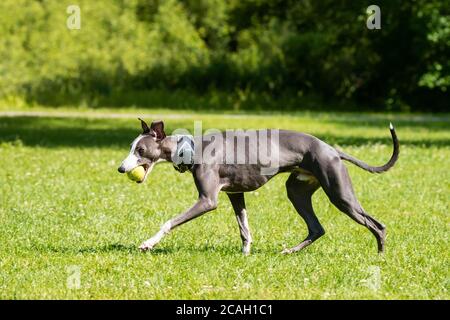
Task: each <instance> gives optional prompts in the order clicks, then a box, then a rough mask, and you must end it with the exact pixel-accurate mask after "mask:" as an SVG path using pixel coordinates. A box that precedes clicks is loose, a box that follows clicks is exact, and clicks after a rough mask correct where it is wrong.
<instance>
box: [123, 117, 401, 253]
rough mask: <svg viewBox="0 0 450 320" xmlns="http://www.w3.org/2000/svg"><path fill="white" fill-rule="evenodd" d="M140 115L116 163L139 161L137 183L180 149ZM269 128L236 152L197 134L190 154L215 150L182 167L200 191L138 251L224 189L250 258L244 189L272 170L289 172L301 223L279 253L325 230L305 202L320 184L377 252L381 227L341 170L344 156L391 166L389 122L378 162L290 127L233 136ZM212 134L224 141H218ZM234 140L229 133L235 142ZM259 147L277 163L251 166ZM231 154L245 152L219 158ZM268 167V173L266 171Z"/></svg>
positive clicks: (209, 205)
mask: <svg viewBox="0 0 450 320" xmlns="http://www.w3.org/2000/svg"><path fill="white" fill-rule="evenodd" d="M139 120H140V121H141V126H142V129H143V133H142V134H140V135H139V136H138V137H137V138H136V139H135V140H134V141H133V142H132V144H131V150H130V152H129V155H128V156H127V157H126V158H125V160H124V161H123V162H122V164H121V165H120V167H119V169H118V171H119V172H120V173H126V172H129V171H131V170H133V169H134V168H136V167H137V166H143V167H144V169H145V176H144V178H143V179H142V181H139V182H143V181H144V180H145V179H146V178H147V175H148V174H149V173H150V172H151V170H152V168H153V167H154V165H155V164H156V163H159V162H161V161H169V162H172V163H173V162H174V159H175V158H176V155H177V153H178V152H179V151H180V143H179V141H180V137H179V136H176V135H172V136H166V134H165V132H164V123H163V122H162V121H154V122H152V124H151V125H150V127H149V126H148V125H147V124H146V123H145V121H143V120H142V119H139ZM267 132H269V133H270V136H268V137H266V140H267V141H265V142H263V141H262V140H261V141H257V143H252V144H250V145H246V146H245V147H244V148H243V149H242V150H241V151H239V149H238V148H237V147H236V146H232V147H231V148H230V147H229V144H230V139H227V138H226V137H225V133H223V132H222V133H219V134H218V135H216V136H215V137H213V136H214V135H203V136H200V137H197V138H196V139H197V140H198V139H200V142H199V141H197V140H196V142H195V151H193V152H194V153H195V156H197V154H198V153H201V152H205V151H207V150H206V149H208V148H211V146H212V145H214V152H211V154H210V155H209V157H208V159H206V160H205V158H203V161H197V162H192V161H189V162H188V163H184V165H185V166H184V170H189V171H190V172H191V173H192V175H193V178H194V182H195V185H196V187H197V190H198V193H199V195H198V199H197V201H196V203H195V204H194V205H193V206H192V207H191V208H189V209H187V210H186V211H185V212H183V213H181V214H180V215H178V216H176V217H174V218H173V219H170V220H169V221H167V222H166V223H164V224H163V225H162V227H161V229H160V230H159V231H158V232H157V233H156V234H155V235H154V236H153V237H151V238H150V239H148V240H147V241H145V242H144V243H143V244H142V245H141V246H140V247H139V248H140V249H141V250H143V251H145V250H150V249H152V248H153V247H154V246H155V245H156V244H157V243H159V242H160V240H161V239H162V238H163V237H164V236H165V235H166V234H168V233H169V232H170V231H171V230H172V229H174V228H175V227H177V226H179V225H181V224H183V223H185V222H187V221H190V220H192V219H194V218H197V217H199V216H201V215H203V214H204V213H206V212H208V211H211V210H214V209H216V208H217V199H218V194H219V192H220V191H224V192H226V193H227V195H228V197H229V199H230V201H231V204H232V207H233V209H234V212H235V214H236V219H237V222H238V225H239V230H240V235H241V239H242V251H243V253H244V254H245V255H248V254H249V253H250V246H251V243H252V236H251V234H250V230H249V224H248V219H247V212H246V206H245V201H244V193H245V192H249V191H254V190H256V189H258V188H260V187H261V186H263V185H264V184H265V183H266V182H267V181H269V180H270V179H271V178H272V177H273V176H275V175H276V174H278V173H282V172H288V173H290V175H289V178H288V179H287V181H286V190H287V196H288V199H289V200H290V201H291V203H292V204H293V206H294V208H295V210H296V211H297V212H298V213H299V214H300V216H301V217H302V218H303V219H304V220H305V222H306V225H307V228H308V236H307V237H306V238H305V239H304V240H303V241H302V242H301V243H299V244H298V245H296V246H294V247H292V248H290V249H285V250H283V251H282V253H293V252H297V251H300V250H302V249H303V248H305V247H307V246H309V245H310V244H311V243H313V242H314V241H315V240H317V239H318V238H320V237H321V236H323V235H324V233H325V231H324V229H323V227H322V225H321V224H320V222H319V220H318V218H317V216H316V214H315V213H314V210H313V207H312V203H311V197H312V195H313V194H314V192H315V191H316V190H317V189H318V188H319V187H322V189H323V190H324V191H325V194H326V195H327V196H328V198H329V199H330V201H331V202H332V203H333V204H334V205H335V206H336V207H337V208H338V209H339V210H340V211H342V212H343V213H345V214H347V215H348V216H349V217H350V218H352V219H353V220H354V221H356V222H357V223H359V224H360V225H363V226H365V227H366V228H368V229H369V230H370V232H371V233H372V234H373V235H374V236H375V238H376V240H377V245H378V252H383V250H384V246H385V238H386V227H385V226H384V225H383V224H382V223H380V222H378V221H377V220H375V219H374V218H372V217H371V216H369V215H368V214H367V213H366V211H365V210H364V209H363V208H362V206H361V205H360V203H359V202H358V200H357V198H356V196H355V193H354V191H353V187H352V183H351V180H350V176H349V174H348V171H347V168H346V166H345V165H344V163H343V161H342V160H345V161H348V162H351V163H353V164H354V165H356V166H358V167H360V168H362V169H364V170H366V171H369V172H371V173H381V172H385V171H387V170H389V169H390V168H391V167H393V166H394V164H395V162H396V161H397V159H398V156H399V142H398V139H397V135H396V133H395V129H394V127H393V126H392V124H390V132H391V136H392V141H393V153H392V156H391V158H390V160H389V161H388V162H387V163H386V164H385V165H383V166H380V167H373V166H370V165H368V164H366V163H365V162H363V161H361V160H358V159H356V158H354V157H352V156H350V155H348V154H346V153H344V152H342V151H340V150H338V149H336V148H333V147H331V146H330V145H328V144H326V143H325V142H323V141H321V140H320V139H318V138H316V137H314V136H311V135H308V134H305V133H300V132H295V131H289V130H269V131H267V130H253V131H251V132H243V131H240V132H237V133H236V136H237V138H238V139H239V138H242V136H243V135H249V134H250V135H251V134H253V135H255V136H264V135H265V134H266V133H267ZM218 137H219V138H223V139H218ZM235 138H236V137H233V139H235ZM244 138H245V137H244ZM214 141H215V142H214ZM218 141H219V142H218ZM233 141H234V140H233ZM263 144H265V146H266V147H267V146H269V147H270V149H271V155H270V157H269V159H270V160H274V159H275V156H276V161H272V162H271V165H270V166H269V165H268V164H267V163H265V164H263V163H262V162H261V161H259V160H257V161H256V162H254V163H251V162H249V160H248V159H250V158H252V156H254V155H255V154H256V153H257V152H258V149H259V148H262V147H264V145H263ZM184 148H185V147H184ZM185 149H186V148H185ZM190 150H193V149H190ZM236 153H238V156H239V155H244V158H245V161H244V162H241V163H229V162H228V163H227V162H226V161H223V159H224V158H226V157H228V156H229V155H231V154H233V155H234V156H236ZM253 158H257V157H253ZM274 163H275V164H274ZM175 167H176V168H177V169H179V170H180V167H179V166H177V165H175ZM268 167H270V168H271V169H272V170H264V169H267V168H268ZM184 170H180V171H184Z"/></svg>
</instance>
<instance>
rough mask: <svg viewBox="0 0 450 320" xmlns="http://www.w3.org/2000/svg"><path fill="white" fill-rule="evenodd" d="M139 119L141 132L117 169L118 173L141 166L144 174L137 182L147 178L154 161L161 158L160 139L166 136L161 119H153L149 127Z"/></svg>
mask: <svg viewBox="0 0 450 320" xmlns="http://www.w3.org/2000/svg"><path fill="white" fill-rule="evenodd" d="M139 120H140V121H141V125H142V130H143V132H142V134H140V135H139V136H138V137H137V138H136V139H134V141H133V142H132V143H131V149H130V153H129V154H128V156H127V157H126V158H125V159H124V160H123V161H122V164H121V165H120V167H119V169H118V170H119V172H120V173H126V172H129V171H131V170H133V169H134V168H136V167H138V166H143V167H144V169H145V176H144V179H143V180H142V181H139V182H138V183H140V182H144V181H145V179H147V176H148V174H149V173H150V172H151V171H152V169H153V166H154V165H155V163H156V162H158V161H159V160H160V159H161V141H162V140H163V139H164V138H165V137H166V134H165V133H164V123H163V122H162V121H153V122H152V124H151V125H150V127H149V126H148V125H147V123H145V121H144V120H142V119H139Z"/></svg>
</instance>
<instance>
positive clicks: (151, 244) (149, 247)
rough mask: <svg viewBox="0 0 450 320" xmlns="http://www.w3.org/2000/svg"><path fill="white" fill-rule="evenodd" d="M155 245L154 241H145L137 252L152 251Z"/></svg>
mask: <svg viewBox="0 0 450 320" xmlns="http://www.w3.org/2000/svg"><path fill="white" fill-rule="evenodd" d="M155 245H156V243H155V242H154V241H151V240H147V241H145V242H144V243H142V244H141V245H140V246H139V250H141V251H148V250H152V249H153V247H154V246H155Z"/></svg>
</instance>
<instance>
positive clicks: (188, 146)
mask: <svg viewBox="0 0 450 320" xmlns="http://www.w3.org/2000/svg"><path fill="white" fill-rule="evenodd" d="M194 150H195V145H194V139H193V137H192V136H189V135H179V136H177V150H176V151H175V154H174V155H173V157H172V163H173V167H174V168H175V170H177V171H179V172H185V171H187V170H191V168H192V166H193V165H194Z"/></svg>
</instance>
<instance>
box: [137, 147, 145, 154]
mask: <svg viewBox="0 0 450 320" xmlns="http://www.w3.org/2000/svg"><path fill="white" fill-rule="evenodd" d="M137 152H138V154H139V155H140V156H142V155H143V154H144V148H139V149H138V150H137Z"/></svg>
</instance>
